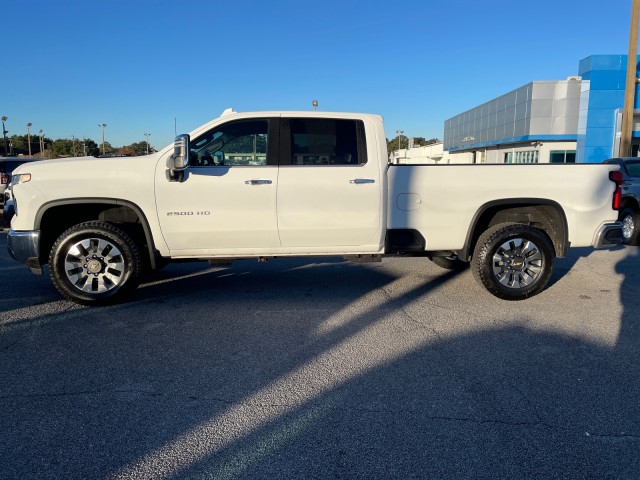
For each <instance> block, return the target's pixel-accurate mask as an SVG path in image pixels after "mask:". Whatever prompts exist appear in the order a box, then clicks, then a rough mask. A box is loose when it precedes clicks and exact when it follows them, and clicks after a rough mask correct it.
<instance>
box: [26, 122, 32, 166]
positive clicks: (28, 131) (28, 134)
mask: <svg viewBox="0 0 640 480" xmlns="http://www.w3.org/2000/svg"><path fill="white" fill-rule="evenodd" d="M32 125H33V124H32V123H31V122H29V123H27V143H28V144H29V157H31V126H32Z"/></svg>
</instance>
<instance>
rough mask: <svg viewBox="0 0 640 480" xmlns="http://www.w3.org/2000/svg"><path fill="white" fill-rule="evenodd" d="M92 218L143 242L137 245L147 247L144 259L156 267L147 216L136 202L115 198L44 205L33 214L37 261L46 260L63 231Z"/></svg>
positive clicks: (69, 200) (42, 261) (57, 202)
mask: <svg viewBox="0 0 640 480" xmlns="http://www.w3.org/2000/svg"><path fill="white" fill-rule="evenodd" d="M91 220H99V221H103V222H108V223H114V224H120V225H122V227H123V229H124V230H125V231H126V232H127V233H129V234H130V235H131V236H132V237H133V238H134V240H136V242H144V243H143V244H141V245H140V248H141V251H143V252H145V250H146V254H145V259H148V261H149V265H150V267H151V268H152V269H155V268H156V258H157V256H158V253H157V250H156V248H155V244H154V242H153V235H152V234H151V228H150V226H149V221H148V220H147V217H146V215H145V214H144V212H143V211H142V209H141V208H140V207H139V206H138V205H136V204H135V203H133V202H131V201H128V200H122V199H116V198H90V197H87V198H69V199H58V200H54V201H51V202H47V203H45V204H43V205H42V206H41V207H40V208H39V210H38V212H37V214H36V218H35V225H34V228H35V229H36V230H40V231H41V237H40V252H39V260H40V263H41V264H45V263H47V259H48V255H49V250H51V247H52V246H53V244H54V242H55V241H56V239H57V238H58V237H59V236H60V235H61V234H62V232H64V231H65V230H66V229H67V228H69V227H71V226H73V225H77V224H79V223H82V222H87V221H91ZM145 247H146V248H145Z"/></svg>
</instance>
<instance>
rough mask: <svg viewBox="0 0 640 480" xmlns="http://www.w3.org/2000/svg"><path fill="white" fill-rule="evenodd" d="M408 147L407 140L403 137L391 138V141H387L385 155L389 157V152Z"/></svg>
mask: <svg viewBox="0 0 640 480" xmlns="http://www.w3.org/2000/svg"><path fill="white" fill-rule="evenodd" d="M408 146H409V139H408V138H407V137H405V136H404V135H399V136H398V137H395V138H392V139H391V140H387V154H388V155H391V152H395V151H396V150H402V149H404V148H407V147H408Z"/></svg>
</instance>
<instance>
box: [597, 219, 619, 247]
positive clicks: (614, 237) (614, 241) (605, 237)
mask: <svg viewBox="0 0 640 480" xmlns="http://www.w3.org/2000/svg"><path fill="white" fill-rule="evenodd" d="M620 244H622V223H621V222H614V223H605V224H603V225H601V226H600V228H599V229H598V231H597V232H596V235H595V237H594V240H593V247H594V248H604V247H611V246H613V245H620Z"/></svg>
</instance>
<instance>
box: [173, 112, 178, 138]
mask: <svg viewBox="0 0 640 480" xmlns="http://www.w3.org/2000/svg"><path fill="white" fill-rule="evenodd" d="M173 136H174V137H177V136H178V123H177V122H176V117H173Z"/></svg>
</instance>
